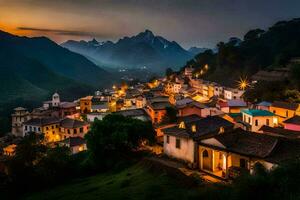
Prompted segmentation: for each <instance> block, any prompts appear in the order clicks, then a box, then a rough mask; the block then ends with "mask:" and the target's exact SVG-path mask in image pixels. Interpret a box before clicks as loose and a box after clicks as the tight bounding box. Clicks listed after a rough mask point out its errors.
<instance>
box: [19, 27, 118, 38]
mask: <svg viewBox="0 0 300 200" xmlns="http://www.w3.org/2000/svg"><path fill="white" fill-rule="evenodd" d="M17 30H23V31H33V32H41V33H47V34H50V33H52V34H55V35H67V36H82V37H99V38H109V37H112V36H113V35H114V34H104V33H101V32H100V33H97V32H85V31H76V30H60V29H47V28H34V27H17Z"/></svg>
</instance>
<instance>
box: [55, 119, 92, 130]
mask: <svg viewBox="0 0 300 200" xmlns="http://www.w3.org/2000/svg"><path fill="white" fill-rule="evenodd" d="M85 125H88V123H87V122H85V121H79V120H76V119H70V118H65V119H63V120H61V122H60V126H61V127H63V128H81V127H83V126H85Z"/></svg>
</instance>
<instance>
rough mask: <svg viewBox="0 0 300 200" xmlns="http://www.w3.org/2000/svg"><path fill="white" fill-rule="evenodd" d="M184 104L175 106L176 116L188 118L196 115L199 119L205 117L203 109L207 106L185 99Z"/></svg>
mask: <svg viewBox="0 0 300 200" xmlns="http://www.w3.org/2000/svg"><path fill="white" fill-rule="evenodd" d="M185 102H186V103H183V101H182V102H181V103H180V104H177V105H176V109H177V110H178V116H180V117H183V116H188V115H198V116H200V117H203V116H205V109H206V108H207V106H205V105H204V104H201V103H199V102H197V101H194V100H192V101H189V100H188V99H186V101H185Z"/></svg>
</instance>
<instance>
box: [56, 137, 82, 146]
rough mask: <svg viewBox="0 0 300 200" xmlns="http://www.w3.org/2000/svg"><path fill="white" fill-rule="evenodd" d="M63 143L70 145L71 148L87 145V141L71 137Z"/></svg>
mask: <svg viewBox="0 0 300 200" xmlns="http://www.w3.org/2000/svg"><path fill="white" fill-rule="evenodd" d="M61 142H62V143H65V144H69V145H70V147H75V146H79V145H82V144H86V141H85V140H84V139H83V138H82V137H69V138H67V139H65V140H63V141H61Z"/></svg>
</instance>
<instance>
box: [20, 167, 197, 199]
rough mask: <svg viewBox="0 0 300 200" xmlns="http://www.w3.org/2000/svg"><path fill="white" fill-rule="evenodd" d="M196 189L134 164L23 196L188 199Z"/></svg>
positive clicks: (38, 197)
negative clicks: (116, 170) (126, 167)
mask: <svg viewBox="0 0 300 200" xmlns="http://www.w3.org/2000/svg"><path fill="white" fill-rule="evenodd" d="M195 193H196V190H195V189H193V188H190V189H187V188H186V187H185V186H183V185H181V184H178V182H177V181H174V179H173V178H171V177H169V176H168V175H167V174H166V173H164V172H163V171H161V172H158V173H153V172H151V171H149V170H148V169H147V168H145V166H142V165H140V164H137V165H134V166H132V167H130V168H128V169H125V170H123V171H121V172H116V173H105V174H100V175H96V176H92V177H89V178H83V179H77V180H75V181H73V182H71V183H69V184H67V185H62V186H58V187H56V188H53V189H51V190H49V191H43V192H39V193H35V194H32V195H27V197H26V198H25V199H27V200H34V199H45V200H46V199H49V200H50V199H56V200H58V199H64V200H67V199H70V200H73V199H81V200H85V199H120V200H121V199H122V200H124V199H136V200H140V199H157V200H158V199H170V200H173V199H190V198H191V197H192V196H193V195H194V194H195Z"/></svg>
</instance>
